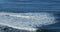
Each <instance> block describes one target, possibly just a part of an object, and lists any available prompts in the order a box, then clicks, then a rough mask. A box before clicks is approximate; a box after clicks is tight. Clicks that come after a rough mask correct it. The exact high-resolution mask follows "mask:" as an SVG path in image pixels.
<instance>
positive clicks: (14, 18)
mask: <svg viewBox="0 0 60 32" xmlns="http://www.w3.org/2000/svg"><path fill="white" fill-rule="evenodd" d="M54 23H56V21H55V17H54V15H53V14H51V13H0V24H1V25H6V26H9V27H13V28H16V29H23V30H29V31H34V30H36V29H37V28H36V27H42V26H44V25H50V24H54Z"/></svg>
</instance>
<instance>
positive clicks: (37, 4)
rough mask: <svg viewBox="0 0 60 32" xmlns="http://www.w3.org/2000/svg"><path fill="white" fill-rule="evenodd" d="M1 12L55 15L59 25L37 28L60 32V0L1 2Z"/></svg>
mask: <svg viewBox="0 0 60 32" xmlns="http://www.w3.org/2000/svg"><path fill="white" fill-rule="evenodd" d="M0 12H7V13H41V12H43V13H50V14H53V15H54V17H55V21H57V23H55V24H50V25H43V26H42V27H37V28H42V29H51V30H54V31H55V32H60V0H0ZM13 30H14V28H13ZM8 31H10V30H8ZM20 31H21V30H20ZM20 31H16V32H20ZM2 32H5V31H2ZM6 32H7V31H6ZM11 32H13V31H11ZM14 32H15V30H14ZM24 32H25V31H24ZM26 32H27V31H26ZM28 32H29V31H28Z"/></svg>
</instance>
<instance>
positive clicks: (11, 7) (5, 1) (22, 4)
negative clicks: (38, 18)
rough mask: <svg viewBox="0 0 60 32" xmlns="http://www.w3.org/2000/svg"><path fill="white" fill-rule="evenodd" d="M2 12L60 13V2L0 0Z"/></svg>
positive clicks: (52, 0) (46, 0) (53, 0)
mask: <svg viewBox="0 0 60 32" xmlns="http://www.w3.org/2000/svg"><path fill="white" fill-rule="evenodd" d="M0 11H2V12H39V11H60V0H0Z"/></svg>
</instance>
